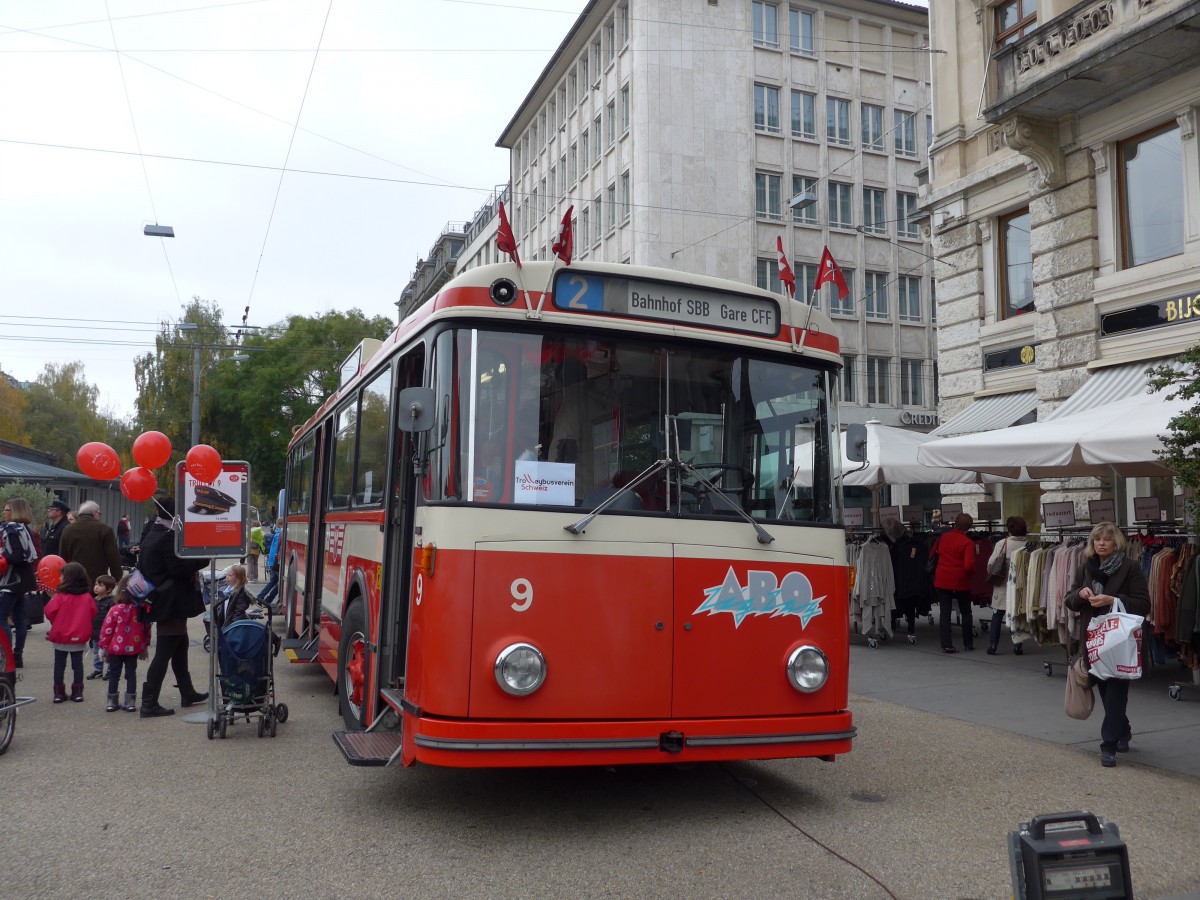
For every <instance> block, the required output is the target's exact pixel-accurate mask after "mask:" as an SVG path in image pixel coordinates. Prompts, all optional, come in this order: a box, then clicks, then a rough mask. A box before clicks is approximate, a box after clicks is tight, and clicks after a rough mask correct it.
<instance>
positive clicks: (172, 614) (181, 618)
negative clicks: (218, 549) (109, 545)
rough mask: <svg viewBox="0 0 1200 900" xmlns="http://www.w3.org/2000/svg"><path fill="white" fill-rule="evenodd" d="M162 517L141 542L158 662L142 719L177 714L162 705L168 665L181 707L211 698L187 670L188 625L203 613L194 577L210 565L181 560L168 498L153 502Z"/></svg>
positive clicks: (145, 689) (149, 673) (150, 672)
mask: <svg viewBox="0 0 1200 900" xmlns="http://www.w3.org/2000/svg"><path fill="white" fill-rule="evenodd" d="M154 503H155V505H156V506H157V507H158V511H159V516H158V518H156V519H155V520H154V524H153V525H152V526H151V527H150V529H149V531H147V532H146V534H145V537H144V538H143V539H142V552H141V556H139V557H138V570H139V571H140V572H141V573H142V574H143V575H145V576H146V578H147V579H148V580H149V581H150V583H151V584H153V585H155V588H154V591H153V592H152V593H151V594H150V597H149V599H150V601H151V602H150V610H149V612H148V613H147V618H148V620H149V621H151V622H154V623H156V625H157V626H158V627H157V636H156V639H155V642H154V658H153V659H151V660H150V666H149V668H148V669H147V670H146V681H145V683H143V684H142V706H141V717H142V718H143V719H148V718H151V717H155V716H169V715H172V714H173V713H174V712H175V710H173V709H167V708H165V707H163V706H161V705H160V704H159V702H158V695H159V692H160V691H161V690H162V684H163V679H164V677H165V676H166V674H167V665H168V664H169V665H170V666H171V670H172V671H173V672H174V673H175V682H176V684H178V686H179V698H180V705H181V706H185V707H187V706H192V705H194V704H197V703H202V702H204V701H205V700H207V699H208V694H206V693H201V692H199V691H197V690H196V689H195V688H194V687H193V686H192V675H191V673H190V672H189V671H188V634H187V620H188V619H191V618H194V617H195V616H198V615H200V614H201V613H203V612H204V599H203V597H202V596H201V593H200V584H199V581H198V579H197V577H196V573H197V572H199V571H200V570H201V569H203V568H204V567H205V566H207V565H208V560H207V559H181V558H180V557H179V556H177V555H176V553H175V532H174V521H175V500H174V498H171V497H164V498H162V499H157V500H155V501H154Z"/></svg>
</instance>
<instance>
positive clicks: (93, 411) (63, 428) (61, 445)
mask: <svg viewBox="0 0 1200 900" xmlns="http://www.w3.org/2000/svg"><path fill="white" fill-rule="evenodd" d="M83 371H84V369H83V363H81V362H72V363H67V364H65V365H61V366H60V365H55V364H54V363H47V364H46V367H45V369H43V370H42V374H41V375H39V376H38V378H37V381H35V382H34V383H33V384H32V385H30V387H29V394H28V402H29V406H28V408H27V409H26V411H25V430H26V432H27V433H28V435H29V445H30V446H32V447H35V448H37V449H38V450H44V451H46V452H48V453H52V454H54V459H55V464H56V465H59V466H61V467H63V468H73V467H74V462H75V452H76V451H77V450H78V449H79V447H80V445H82V444H85V443H87V442H88V441H94V440H103V439H104V437H105V436H107V435H108V434H109V429H108V424H107V422H106V421H105V420H104V417H103V416H102V415H101V414H100V411H99V409H98V408H97V406H96V401H97V398H98V396H99V393H100V392H99V391H98V390H97V389H96V387H95V386H94V385H92V384H89V383H88V382H87V381H85V380H84V378H83ZM114 449H115V448H114Z"/></svg>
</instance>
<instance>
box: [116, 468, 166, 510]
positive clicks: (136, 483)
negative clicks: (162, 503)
mask: <svg viewBox="0 0 1200 900" xmlns="http://www.w3.org/2000/svg"><path fill="white" fill-rule="evenodd" d="M157 490H158V479H157V478H155V477H154V473H153V472H151V471H150V470H149V469H143V468H141V467H140V466H139V467H136V468H133V469H130V470H129V471H127V472H126V473H125V474H124V475H122V476H121V493H122V494H124V495H125V496H126V497H128V498H129V499H130V500H132V501H133V502H134V503H144V502H145V501H147V500H149V499H150V498H151V497H153V496H154V492H155V491H157Z"/></svg>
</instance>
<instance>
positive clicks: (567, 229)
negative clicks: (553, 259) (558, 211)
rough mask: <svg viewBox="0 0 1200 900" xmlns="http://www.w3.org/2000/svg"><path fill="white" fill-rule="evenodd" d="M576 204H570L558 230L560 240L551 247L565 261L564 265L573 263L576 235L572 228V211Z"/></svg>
mask: <svg viewBox="0 0 1200 900" xmlns="http://www.w3.org/2000/svg"><path fill="white" fill-rule="evenodd" d="M574 211H575V207H574V206H568V207H567V211H566V213H565V214H564V215H563V220H562V228H561V229H560V230H559V232H558V240H557V241H555V242H554V244H553V245H552V246H551V247H550V249H551V250H552V251H553V252H554V255H555V256H557V257H558V258H559V259H561V260H562V261H563V265H564V266H569V265H570V264H571V254H572V253H573V252H574V251H575V236H574V233H573V232H572V230H571V213H573V212H574Z"/></svg>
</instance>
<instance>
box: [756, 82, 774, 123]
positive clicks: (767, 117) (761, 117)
mask: <svg viewBox="0 0 1200 900" xmlns="http://www.w3.org/2000/svg"><path fill="white" fill-rule="evenodd" d="M754 130H755V131H765V132H767V133H769V134H779V88H777V87H772V86H771V85H769V84H756V85H754Z"/></svg>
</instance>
